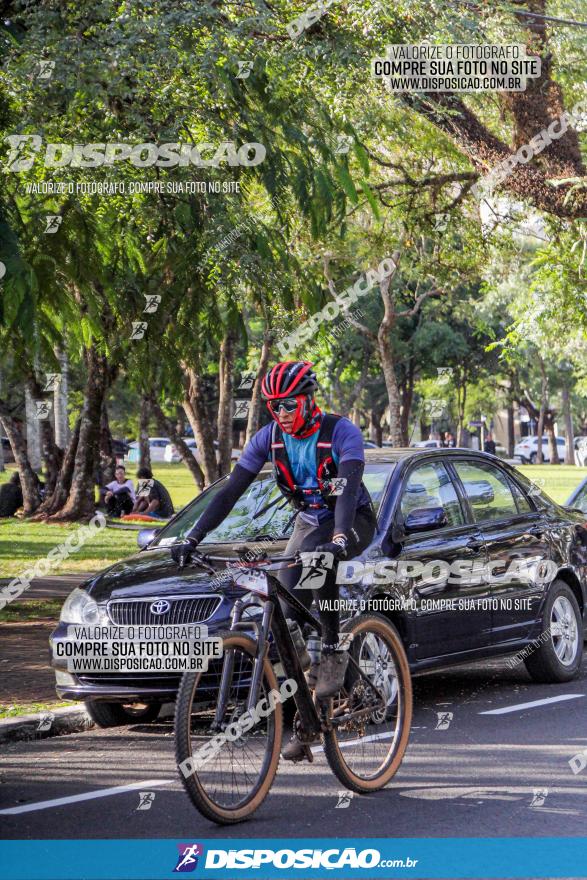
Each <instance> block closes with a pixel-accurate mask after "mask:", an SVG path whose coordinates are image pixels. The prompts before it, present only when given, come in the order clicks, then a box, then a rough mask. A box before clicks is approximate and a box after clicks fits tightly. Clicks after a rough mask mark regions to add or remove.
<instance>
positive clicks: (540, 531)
mask: <svg viewBox="0 0 587 880" xmlns="http://www.w3.org/2000/svg"><path fill="white" fill-rule="evenodd" d="M543 536H544V528H543V527H542V526H530V528H529V529H526V531H525V532H524V537H525V538H529V537H536V538H542V537H543Z"/></svg>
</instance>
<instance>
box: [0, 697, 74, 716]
mask: <svg viewBox="0 0 587 880" xmlns="http://www.w3.org/2000/svg"><path fill="white" fill-rule="evenodd" d="M80 705H81V703H76V702H74V701H72V700H65V701H62V702H57V701H56V702H54V703H18V704H14V705H10V706H0V719H1V720H3V721H8V720H10V719H11V718H18V717H20V716H21V715H36V714H37V713H38V712H51V711H52V710H53V709H62V708H64V707H65V706H71V707H73V706H80Z"/></svg>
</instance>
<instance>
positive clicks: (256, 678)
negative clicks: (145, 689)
mask: <svg viewBox="0 0 587 880" xmlns="http://www.w3.org/2000/svg"><path fill="white" fill-rule="evenodd" d="M210 558H213V557H210ZM222 561H224V560H222ZM277 561H278V560H275V562H277ZM280 561H284V560H280ZM247 568H248V570H249V571H257V572H261V573H263V574H264V575H265V577H266V578H267V583H268V592H267V594H266V595H262V596H260V598H261V599H262V600H263V602H264V605H263V614H262V618H261V622H260V623H259V622H258V621H256V620H247V621H246V622H245V621H243V619H242V614H243V611H244V609H245V608H246V606H247V603H246V602H243V600H242V599H237V600H236V602H235V604H234V608H233V611H232V617H231V629H235V630H238V629H240V630H250V629H251V628H254V629H255V630H256V633H257V645H258V648H257V654H256V656H255V660H254V662H253V673H252V676H251V685H250V688H249V695H248V698H247V706H246V711H250V710H252V709H253V708H254V707H255V706H256V704H257V702H258V699H259V690H260V687H261V680H262V676H263V663H264V661H265V657H266V655H267V651H268V648H269V633H270V632H271V631H272V632H273V634H274V637H275V645H276V647H277V652H278V654H279V659H280V660H281V664H282V666H283V669H284V672H285V675H286V678H290V679H293V680H294V681H295V682H296V683H297V685H298V687H297V690H296V692H295V694H293V698H294V703H295V704H296V708H297V710H298V713H299V716H300V721H301V727H302V730H303V731H304V733H305V734H306V735H307V736H308V739H309V740H311V739H314V738H315V737H317V736H318V734H320V733H321V732H324V731H325V730H329V729H330V728H331V727H332V726H334V725H340V724H344V723H345V722H346V721H347V720H348V718H349V717H350V716H349V715H344V716H340V717H338V718H334V719H333V718H330V717H329V713H328V709H327V704H325V705H324V710H323V711H321V713H320V714H319V713H318V711H317V707H316V703H315V701H314V698H313V696H312V693H311V692H310V689H309V687H308V683H307V681H306V677H305V675H304V671H303V669H302V665H301V663H300V660H299V657H298V653H297V650H296V648H295V645H294V643H293V640H292V637H291V634H290V631H289V627H288V625H287V620H286V618H285V614H284V613H283V609H282V607H281V603H280V599H283V600H284V601H285V602H286V603H287V604H288V605H290V606H291V607H293V608H294V609H295V610H296V611H297V612H298V614H299V615H300V617H301V618H302V619H303V620H304V621H305V622H306V623H308V624H310V626H312V628H313V629H314V630H316V632H317V633H318V634H319V635H321V633H322V626H321V624H320V622H319V621H318V620H317V619H316V618H315V617H314V616H313V615H312V614H311V613H310V612H309V611H308V610H307V608H306V607H305V606H304V605H303V604H302V603H301V602H300V601H299V599H297V597H296V596H295V595H294V594H293V593H290V592H289V590H286V589H285V587H284V586H282V584H281V583H280V582H279V580H278V579H277V578H276V577H275V575H273V574H271V572H269V571H267V570H265V569H263V568H262V567H261V566H247ZM349 666H350V667H354V672H355V674H357V675H358V676H359V677H360V678H363V679H364V680H365V681H366V682H367V684H368V685H369V688H370V689H371V690H372V691H373V692H374V693H375V695H376V696H377V698H378V699H380V700H384V699H385V698H384V695H383V694H382V693H381V691H380V689H379V688H377V687H376V686H375V685H374V684H373V682H372V681H371V680H370V679H369V678H368V676H367V675H366V674H365V673H364V672H363V670H362V669H361V667H360V666H359V664H358V663H357V661H356V660H355V658H354V657H353V656H352V654H350V655H349ZM233 671H234V670H233V658H232V657H231V658H230V659H229V658H225V660H224V664H223V668H222V675H221V679H220V688H219V693H218V703H217V705H216V712H215V715H214V722H213V724H212V728H213V729H215V730H221V727H222V719H223V717H224V713H225V710H226V705H227V701H228V691H229V685H230V682H231V680H232V674H233ZM370 711H371V710H370V709H363V710H358V711H355V712H351V715H352V716H353V717H358V716H359V715H368V714H369V712H370Z"/></svg>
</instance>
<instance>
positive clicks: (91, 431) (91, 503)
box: [51, 346, 109, 522]
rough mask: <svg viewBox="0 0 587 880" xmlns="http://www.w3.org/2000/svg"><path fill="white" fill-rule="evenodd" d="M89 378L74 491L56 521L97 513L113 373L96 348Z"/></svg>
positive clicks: (89, 353) (90, 357) (88, 358)
mask: <svg viewBox="0 0 587 880" xmlns="http://www.w3.org/2000/svg"><path fill="white" fill-rule="evenodd" d="M86 362H87V366H88V378H87V382H86V388H85V395H84V405H83V409H82V415H81V424H80V431H79V439H78V443H77V450H76V453H75V464H74V468H73V474H72V478H71V490H70V492H69V497H68V499H67V501H66V503H65V505H64V506H63V507H62V508H61V510H59V511H57V513H55V514H53V516H52V517H51V519H52V520H54V521H59V522H63V521H72V520H79V519H91V517H92V516H93V515H94V513H95V509H96V504H95V495H94V480H95V473H96V452H97V449H98V445H99V444H98V441H99V432H100V418H101V414H102V403H103V401H104V395H105V393H106V390H107V386H108V380H109V373H108V366H107V362H106V358H105V357H104V356H103V355H99V354H98V353H97V352H96V350H95V348H94V347H93V346H92V347H91V348H89V349H88V350H87V352H86Z"/></svg>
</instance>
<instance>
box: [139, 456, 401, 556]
mask: <svg viewBox="0 0 587 880" xmlns="http://www.w3.org/2000/svg"><path fill="white" fill-rule="evenodd" d="M394 467H395V464H394V463H392V462H381V463H378V464H372V463H370V464H367V465H366V466H365V474H364V477H363V482H364V483H365V486H366V487H367V489H368V491H369V494H370V495H371V498H372V500H373V506H374V507H375V510H376V511H378V510H379V505H380V504H381V499H382V498H383V494H384V492H385V486H386V484H387V481H388V479H389V477H390V474H391V472H392V470H393V468H394ZM227 479H228V477H225V478H224V479H223V480H219V481H218V483H216V485H214V486H212V487H211V488H210V489H209V490H208V491H207V492H206V493H205V494H204V495H202V496H200V497H199V498H196V500H195V501H192V503H191V504H189V505H188V506H187V507H185V508H184V509H183V510H182V511H181V512H180V513H179V514H178V515H177V517H176V518H175V519H174V520H173V521H172V522H170V523H169V525H168V526H166V527H165V528H164V529H162V530H161V531H160V532H159V534H158V535H156V537H155V538H154V539H153V541H152V542H151V543H150V544H149V546H150V547H164V546H166V545H168V544H173V543H174V542H175V541H177V540H178V539H180V540H181V539H182V538H183V537H184V535H185V534H186V533H187V532H189V530H190V529H191V528H192V526H193V525H194V524H195V523H196V522H197V520H198V519H199V518H200V516H201V515H202V514H203V513H204V511H205V510H206V508H207V507H208V505H209V504H210V502H211V501H212V499H213V498H215V497H216V495H217V494H218V492H219V491H220V490H221V489H222V488H223V486H225V485H226V481H227ZM292 514H293V510H292V508H291V507H290V505H289V504H288V503H287V502H286V500H285V498H283V496H282V495H281V492H280V491H279V489H278V488H277V486H276V484H275V481H274V479H273V475H272V473H271V472H269V471H262V472H261V473H260V474H259V475H258V476H257V477H256V479H255V480H254V481H253V482H252V483H251V485H250V486H249V488H248V489H247V491H246V492H245V493H244V494H243V495H242V496H241V497H240V498H239V500H238V501H237V503H236V504H235V505H234V507H233V509H232V510H231V511H230V513H229V514H228V516H227V517H226V519H225V520H224V522H222V523H221V524H220V525H219V526H218V527H217V528H216V529H214V531H212V532H210V533H209V534H208V535H207V536H206V538H205V539H204V541H203V542H202V543H206V544H232V543H233V542H238V541H251V540H254V539H257V540H258V539H259V538H260V537H261V536H270V537H272V538H274V539H276V540H279V538H287V537H288V536H289V535H290V534H291V532H292V530H293V522H292Z"/></svg>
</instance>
